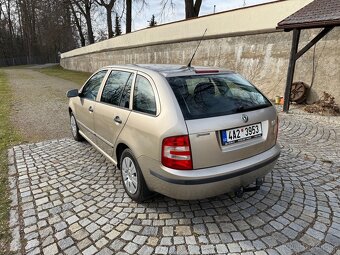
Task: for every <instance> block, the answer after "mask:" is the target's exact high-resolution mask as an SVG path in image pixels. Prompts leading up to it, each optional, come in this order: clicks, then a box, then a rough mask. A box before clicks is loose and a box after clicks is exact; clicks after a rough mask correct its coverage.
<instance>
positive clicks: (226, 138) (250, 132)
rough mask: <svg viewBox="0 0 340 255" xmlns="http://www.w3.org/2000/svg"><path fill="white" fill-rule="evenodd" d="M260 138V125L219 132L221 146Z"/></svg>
mask: <svg viewBox="0 0 340 255" xmlns="http://www.w3.org/2000/svg"><path fill="white" fill-rule="evenodd" d="M260 136H262V126H261V123H257V124H253V125H249V126H244V127H238V128H233V129H227V130H222V131H221V139H222V145H228V144H233V143H238V142H242V141H246V140H249V139H252V138H256V137H260Z"/></svg>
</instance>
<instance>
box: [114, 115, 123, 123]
mask: <svg viewBox="0 0 340 255" xmlns="http://www.w3.org/2000/svg"><path fill="white" fill-rule="evenodd" d="M113 121H114V122H116V123H118V124H122V123H123V121H122V120H121V119H120V118H119V116H116V117H115V118H114V119H113Z"/></svg>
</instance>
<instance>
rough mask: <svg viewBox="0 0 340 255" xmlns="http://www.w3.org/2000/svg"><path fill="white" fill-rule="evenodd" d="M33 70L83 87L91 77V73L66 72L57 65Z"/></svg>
mask: <svg viewBox="0 0 340 255" xmlns="http://www.w3.org/2000/svg"><path fill="white" fill-rule="evenodd" d="M34 70H35V71H39V72H41V73H44V74H47V75H50V76H55V77H58V78H62V79H65V80H69V81H73V82H75V83H77V84H79V85H80V86H81V85H83V84H84V83H85V81H86V80H87V79H88V78H89V77H90V75H91V73H86V72H78V71H70V70H66V69H64V68H62V67H61V66H59V65H58V66H51V67H46V68H41V69H34Z"/></svg>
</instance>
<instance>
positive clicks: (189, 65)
mask: <svg viewBox="0 0 340 255" xmlns="http://www.w3.org/2000/svg"><path fill="white" fill-rule="evenodd" d="M207 30H208V29H207V28H206V29H205V31H204V33H203V35H202V38H201V40H200V42H199V43H198V45H197V48H196V50H195V52H194V54H193V55H192V57H191V59H190V62H189V64H188V65H187V67H188V68H190V67H191V62H192V60H193V59H194V57H195V54H196V51H197V50H198V47H200V45H201V42H202V40H203V37H204V36H205V33H206V32H207Z"/></svg>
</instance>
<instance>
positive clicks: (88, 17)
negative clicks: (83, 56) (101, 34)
mask: <svg viewBox="0 0 340 255" xmlns="http://www.w3.org/2000/svg"><path fill="white" fill-rule="evenodd" d="M85 10H86V13H85V14H86V15H85V20H86V25H87V34H88V35H87V36H88V39H89V44H92V43H94V36H93V29H92V20H91V6H88V5H86V6H85Z"/></svg>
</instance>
